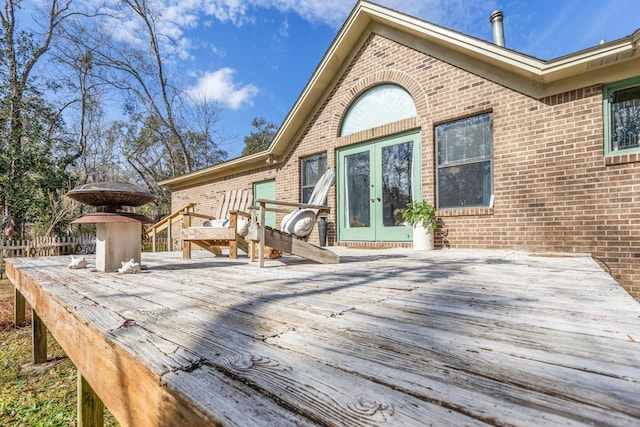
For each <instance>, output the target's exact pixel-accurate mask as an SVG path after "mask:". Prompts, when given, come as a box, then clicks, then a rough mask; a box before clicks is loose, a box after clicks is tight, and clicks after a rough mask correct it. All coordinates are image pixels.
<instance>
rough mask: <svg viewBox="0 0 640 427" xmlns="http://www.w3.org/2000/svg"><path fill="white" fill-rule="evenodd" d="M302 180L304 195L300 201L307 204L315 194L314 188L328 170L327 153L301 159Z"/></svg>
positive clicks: (301, 186)
mask: <svg viewBox="0 0 640 427" xmlns="http://www.w3.org/2000/svg"><path fill="white" fill-rule="evenodd" d="M300 170H301V174H300V179H301V183H300V184H301V185H300V188H301V189H302V194H301V196H300V199H301V200H302V203H307V202H308V201H309V198H310V197H311V193H313V187H315V185H316V182H318V179H320V177H321V176H322V174H323V173H325V172H326V170H327V153H320V154H314V155H313V156H309V157H303V158H301V159H300Z"/></svg>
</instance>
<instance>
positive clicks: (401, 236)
mask: <svg viewBox="0 0 640 427" xmlns="http://www.w3.org/2000/svg"><path fill="white" fill-rule="evenodd" d="M407 142H412V143H413V150H412V168H411V179H412V184H411V187H412V188H411V190H412V191H411V194H412V198H413V200H419V199H420V198H421V193H422V183H421V164H422V162H421V154H420V152H421V150H420V146H421V144H420V132H411V133H405V134H401V135H394V136H390V137H386V138H381V139H377V140H375V141H368V142H366V143H363V144H358V145H354V146H349V147H346V148H343V149H339V150H338V151H337V161H338V168H337V169H338V173H337V175H338V176H337V188H336V189H337V195H338V197H337V226H338V227H337V228H338V230H337V231H338V239H339V240H340V241H410V240H411V233H412V229H411V227H408V226H384V224H383V206H382V203H381V199H382V194H381V193H382V188H383V180H382V173H381V171H382V165H381V161H382V160H381V158H382V149H383V148H385V147H389V146H392V145H398V144H402V143H407ZM360 153H367V155H368V158H369V167H370V182H369V184H370V188H369V191H370V193H369V195H368V196H369V200H370V203H371V207H372V209H370V218H369V226H366V224H365V225H363V226H360V227H349V226H348V224H347V222H348V219H347V218H346V209H347V203H346V202H347V201H346V197H347V191H346V187H345V186H346V180H347V177H346V171H345V160H346V158H347V157H348V156H352V155H355V154H360ZM365 222H366V221H365Z"/></svg>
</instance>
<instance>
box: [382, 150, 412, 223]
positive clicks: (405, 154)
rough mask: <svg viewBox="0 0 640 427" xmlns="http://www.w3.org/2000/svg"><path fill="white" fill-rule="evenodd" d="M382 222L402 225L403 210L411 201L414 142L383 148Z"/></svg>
mask: <svg viewBox="0 0 640 427" xmlns="http://www.w3.org/2000/svg"><path fill="white" fill-rule="evenodd" d="M381 160H382V162H381V168H382V224H383V225H384V226H385V227H393V226H402V225H403V223H404V220H403V219H402V211H404V209H405V207H406V206H407V203H409V202H410V201H411V194H412V188H411V175H412V174H411V171H412V168H411V165H412V161H413V142H411V141H409V142H405V143H402V144H395V145H389V146H387V147H383V148H382V159H381Z"/></svg>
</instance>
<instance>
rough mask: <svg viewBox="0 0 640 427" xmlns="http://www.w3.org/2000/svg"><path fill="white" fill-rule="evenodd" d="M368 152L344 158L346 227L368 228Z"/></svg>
mask: <svg viewBox="0 0 640 427" xmlns="http://www.w3.org/2000/svg"><path fill="white" fill-rule="evenodd" d="M370 169H371V164H370V159H369V152H368V151H364V152H361V153H356V154H352V155H349V156H345V170H346V175H347V176H346V184H347V185H346V187H347V188H346V196H347V197H346V201H347V203H346V205H347V206H346V209H345V224H348V227H369V226H370V225H371V224H370V222H371V221H370V218H371V202H370V201H369V193H370V190H369V189H370V187H371V179H370V176H371V174H370Z"/></svg>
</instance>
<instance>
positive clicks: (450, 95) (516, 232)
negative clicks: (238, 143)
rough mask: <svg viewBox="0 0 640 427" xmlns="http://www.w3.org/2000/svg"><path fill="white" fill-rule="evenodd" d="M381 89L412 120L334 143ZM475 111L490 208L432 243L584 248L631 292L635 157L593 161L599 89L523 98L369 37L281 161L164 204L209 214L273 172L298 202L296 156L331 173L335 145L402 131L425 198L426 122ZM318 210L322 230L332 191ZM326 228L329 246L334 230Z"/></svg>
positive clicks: (638, 166)
mask: <svg viewBox="0 0 640 427" xmlns="http://www.w3.org/2000/svg"><path fill="white" fill-rule="evenodd" d="M381 83H396V84H399V85H401V86H403V87H404V88H405V89H406V90H407V91H408V92H409V93H411V95H412V97H413V99H414V102H415V103H416V108H417V111H418V117H417V118H412V119H407V120H402V121H400V122H397V123H392V124H389V125H385V126H381V127H379V128H375V129H370V130H367V131H363V132H359V133H357V134H353V135H349V136H345V137H339V136H338V135H339V129H340V124H341V120H342V118H343V116H344V113H345V111H346V110H347V109H348V107H349V105H350V104H351V103H352V102H353V101H354V100H355V99H356V98H357V97H358V96H359V95H360V94H362V93H363V92H364V91H365V90H366V89H367V88H369V87H372V86H375V85H377V84H381ZM484 112H491V113H492V115H493V132H494V135H493V168H494V175H493V183H494V194H495V203H494V207H493V208H483V209H461V210H443V211H439V212H438V216H439V217H440V218H441V225H440V227H439V229H438V231H437V234H436V245H437V246H438V247H451V248H500V249H525V250H535V251H548V252H584V253H590V254H592V255H593V256H594V257H595V258H596V259H597V260H598V261H599V262H601V265H602V266H603V268H605V269H607V270H608V271H610V272H611V274H612V276H613V277H614V278H615V279H616V280H618V281H619V282H620V283H621V284H622V285H623V286H624V287H625V288H626V289H627V290H628V292H629V293H630V294H631V295H633V296H635V297H640V273H638V272H637V271H638V270H640V269H638V268H634V267H636V265H637V264H638V263H639V262H640V225H639V220H638V218H640V161H639V160H640V159H639V158H638V156H618V157H614V158H607V159H605V158H604V155H603V124H602V92H601V87H600V86H594V87H587V88H582V89H579V90H575V91H571V92H568V93H563V94H559V95H555V96H551V97H548V98H544V99H532V98H530V97H528V96H526V95H523V94H521V93H518V92H515V91H513V90H510V89H508V88H506V87H503V86H500V85H498V84H496V83H493V82H491V81H488V80H485V79H483V78H481V77H478V76H476V75H473V74H471V73H469V72H467V71H464V70H462V69H459V68H456V67H454V66H451V65H449V64H447V63H444V62H442V61H440V60H437V59H435V58H433V57H430V56H429V55H426V54H424V53H421V52H418V51H416V50H413V49H411V48H408V47H406V46H402V45H399V44H397V43H395V42H393V41H391V40H389V39H386V38H384V37H382V36H379V35H372V36H371V37H370V38H369V39H368V40H367V41H366V42H365V44H364V45H363V46H362V48H361V50H360V51H359V52H358V53H357V55H356V56H355V58H354V60H353V62H352V63H351V64H350V65H349V66H348V67H347V69H346V70H345V72H344V73H343V75H342V76H340V78H339V80H338V81H337V84H336V85H335V87H334V88H333V90H332V91H331V92H330V94H329V95H328V97H327V98H326V99H325V100H324V103H323V105H322V106H320V108H319V109H318V110H317V113H316V115H315V116H314V117H312V118H310V122H309V125H308V127H307V128H306V130H305V131H304V133H303V135H302V137H301V138H300V139H299V140H298V141H296V142H295V146H294V147H293V149H292V151H291V152H290V155H289V156H288V157H287V158H286V159H284V160H283V161H282V162H281V163H280V164H278V165H275V166H271V167H268V168H264V169H261V170H257V171H254V172H251V173H246V174H242V175H237V176H230V177H227V178H225V179H224V180H218V181H217V182H210V183H207V184H204V185H199V186H197V187H191V188H182V189H179V190H175V191H174V192H173V201H172V203H173V209H176V208H178V207H179V206H181V205H183V204H185V203H187V202H191V201H194V202H196V203H199V205H198V208H197V210H198V211H203V210H207V209H211V210H213V209H214V207H215V206H217V202H218V200H219V195H220V194H221V193H223V192H224V191H226V190H227V189H231V188H251V185H252V183H253V182H256V181H261V180H264V179H271V178H274V177H275V178H276V189H277V190H276V191H277V196H278V198H280V199H284V200H293V201H299V197H300V196H299V194H300V178H299V173H300V165H299V159H300V157H304V156H307V155H310V154H315V153H318V152H321V151H327V163H328V165H329V167H335V158H336V156H335V151H336V149H338V148H340V147H344V146H348V145H351V144H354V143H358V142H363V141H367V140H373V139H376V138H378V137H382V136H386V135H392V134H394V133H399V132H403V131H408V130H420V132H421V143H422V194H423V197H424V198H426V199H427V200H428V201H430V202H432V203H433V202H434V197H435V196H434V195H435V167H434V162H435V161H434V127H435V126H436V125H437V124H439V123H444V122H448V121H451V120H455V119H459V118H462V117H467V116H470V115H476V114H480V113H484ZM329 203H330V206H332V209H333V210H332V213H331V216H330V217H329V221H330V223H331V224H332V225H333V224H335V206H336V204H335V189H332V190H331V192H330V194H329ZM329 232H330V235H329V241H330V242H331V244H335V243H336V242H335V239H336V234H335V227H334V226H330V227H329ZM312 240H313V241H317V236H316V235H314V236H312ZM338 243H341V244H344V242H338ZM369 245H370V244H369ZM385 245H388V244H385ZM401 245H404V243H401Z"/></svg>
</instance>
